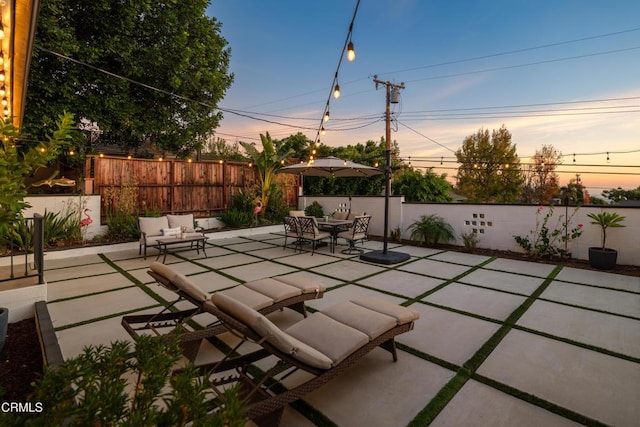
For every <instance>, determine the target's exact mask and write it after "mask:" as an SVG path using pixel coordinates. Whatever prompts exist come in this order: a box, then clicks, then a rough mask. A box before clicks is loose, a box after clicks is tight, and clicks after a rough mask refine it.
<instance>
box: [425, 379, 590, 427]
mask: <svg viewBox="0 0 640 427" xmlns="http://www.w3.org/2000/svg"><path fill="white" fill-rule="evenodd" d="M580 425H582V424H578V423H575V422H573V421H571V420H569V419H566V418H563V417H561V416H560V415H556V414H554V413H553V412H549V411H547V410H546V409H542V408H540V407H538V406H535V405H532V404H530V403H527V402H525V401H523V400H520V399H518V398H516V397H513V396H510V395H508V394H506V393H503V392H501V391H498V390H496V389H494V388H491V387H489V386H487V385H484V384H482V383H479V382H477V381H474V380H469V381H467V382H466V384H465V385H464V386H463V387H462V389H461V390H460V391H459V392H458V393H457V394H456V395H455V396H454V397H453V399H451V401H450V402H449V403H448V404H447V406H445V408H444V409H443V410H442V412H440V413H439V414H438V416H437V417H436V419H435V420H433V422H432V423H431V424H429V426H430V427H451V426H455V427H476V426H491V427H512V426H518V427H540V426H554V427H572V426H576V427H577V426H580Z"/></svg>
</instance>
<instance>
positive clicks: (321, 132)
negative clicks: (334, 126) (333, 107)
mask: <svg viewBox="0 0 640 427" xmlns="http://www.w3.org/2000/svg"><path fill="white" fill-rule="evenodd" d="M320 134H322V136H325V135H326V134H327V131H326V130H324V126H322V129H320Z"/></svg>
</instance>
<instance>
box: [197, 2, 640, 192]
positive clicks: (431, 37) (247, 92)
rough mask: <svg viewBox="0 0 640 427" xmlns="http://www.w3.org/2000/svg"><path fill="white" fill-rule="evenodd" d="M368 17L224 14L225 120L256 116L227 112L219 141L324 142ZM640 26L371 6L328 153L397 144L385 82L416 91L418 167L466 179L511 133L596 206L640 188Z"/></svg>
mask: <svg viewBox="0 0 640 427" xmlns="http://www.w3.org/2000/svg"><path fill="white" fill-rule="evenodd" d="M355 5H356V1H355V0H353V1H346V0H340V1H338V0H326V1H322V2H308V1H289V0H286V1H282V0H274V1H268V2H265V1H255V0H254V1H248V0H212V2H211V4H210V6H209V8H208V10H207V13H208V15H209V16H213V17H215V18H216V19H217V20H218V21H219V22H220V23H221V24H222V31H221V32H222V35H223V36H224V37H225V38H226V39H227V41H228V43H229V47H230V49H231V66H230V71H231V72H233V73H234V74H235V81H234V83H233V85H232V87H231V88H230V89H229V90H228V92H227V95H226V97H225V98H224V99H223V101H222V102H221V103H220V107H223V108H225V109H232V110H239V112H240V113H241V114H242V116H241V115H235V114H231V113H229V112H226V113H225V114H224V119H223V121H222V122H221V126H220V127H219V128H218V129H217V136H219V137H221V138H224V139H226V140H227V141H235V140H243V141H254V142H258V141H259V134H260V133H265V132H267V131H268V132H269V133H270V134H271V136H272V137H274V138H284V137H286V136H289V135H291V134H295V133H297V132H302V133H304V134H305V135H307V137H309V138H310V139H311V140H314V139H315V137H316V134H317V130H318V127H319V125H320V120H321V116H322V113H323V110H324V107H325V104H326V102H327V99H328V97H329V94H330V92H331V83H332V81H333V77H334V74H335V72H336V67H337V65H338V61H339V59H340V52H341V51H342V48H343V45H344V43H345V39H346V36H347V32H348V28H349V23H350V22H351V19H352V17H353V14H354V9H355ZM638 17H640V2H638V1H637V0H624V1H623V0H620V1H618V0H613V1H610V2H604V1H595V0H593V1H591V0H590V1H577V0H576V1H551V0H543V1H538V2H532V1H514V0H504V1H493V0H485V1H447V2H444V1H425V0H395V1H390V0H387V1H383V0H362V1H361V3H360V6H359V9H358V12H357V15H356V19H355V22H354V26H353V36H352V41H353V43H354V45H355V51H356V59H355V61H354V62H348V61H346V60H344V61H343V62H342V65H341V67H340V70H339V74H338V82H339V84H340V89H341V93H342V96H341V97H340V98H339V99H337V100H336V99H333V98H331V101H330V107H329V110H330V113H331V114H330V115H331V120H329V122H327V123H326V124H325V125H324V126H325V128H326V130H327V134H326V135H325V136H323V137H321V140H322V143H323V144H327V145H330V146H346V145H349V144H356V143H364V142H366V141H367V140H376V141H379V140H380V138H381V137H382V136H384V133H385V123H384V110H385V90H384V87H380V88H379V89H378V90H376V88H375V85H374V83H373V75H377V76H378V78H379V79H380V80H384V81H390V82H393V83H401V82H404V83H405V86H406V88H405V89H404V90H402V91H401V100H400V103H398V104H395V105H394V106H393V111H394V117H396V119H397V120H395V121H394V125H393V129H392V135H391V138H392V139H394V140H396V141H397V142H398V144H399V147H400V155H401V157H402V158H403V159H405V160H406V161H408V159H409V156H411V162H412V165H414V166H419V167H434V172H436V173H447V174H448V176H449V177H452V176H454V175H455V173H456V169H457V166H458V164H456V163H455V162H454V160H455V155H454V152H455V151H456V150H457V149H458V148H460V146H461V144H462V141H463V140H464V138H465V137H466V136H469V135H472V134H474V133H476V132H477V131H478V130H479V129H480V128H484V129H489V130H492V129H498V128H500V127H501V126H502V125H503V124H504V125H505V126H506V127H507V129H508V130H509V131H510V132H511V133H512V136H513V143H515V144H516V146H517V152H518V155H519V156H520V158H521V161H522V162H523V163H526V162H528V161H529V158H530V156H532V155H533V154H534V153H535V151H536V150H538V149H540V148H541V147H542V146H543V145H544V144H546V145H553V146H554V147H555V148H556V149H557V150H559V151H561V152H562V153H563V154H564V162H563V165H562V166H560V167H559V168H558V172H560V178H561V184H565V183H566V182H567V181H568V179H569V178H575V177H576V174H580V180H581V182H582V183H583V184H584V185H585V186H586V187H587V188H588V189H589V191H590V192H591V194H597V193H599V192H600V190H602V189H608V188H612V187H617V186H621V187H623V188H635V187H638V186H639V185H640V71H639V70H640V20H638ZM247 116H248V117H247ZM258 144H259V143H258ZM607 153H609V154H608V156H607ZM574 154H575V156H574ZM607 157H608V160H607ZM574 159H575V161H574ZM441 163H442V164H441ZM622 166H624V167H622ZM603 172H604V173H606V174H604V173H603Z"/></svg>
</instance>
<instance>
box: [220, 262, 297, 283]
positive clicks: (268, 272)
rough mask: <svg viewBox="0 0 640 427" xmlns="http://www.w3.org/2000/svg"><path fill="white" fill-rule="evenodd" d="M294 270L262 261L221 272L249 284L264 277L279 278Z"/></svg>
mask: <svg viewBox="0 0 640 427" xmlns="http://www.w3.org/2000/svg"><path fill="white" fill-rule="evenodd" d="M295 270H296V269H295V268H293V267H288V266H285V265H281V264H276V263H275V262H270V261H262V262H258V263H256V264H251V266H250V267H247V266H239V267H231V268H225V269H223V270H221V271H222V272H223V273H225V274H228V275H230V276H233V277H235V278H236V279H238V280H241V281H243V282H249V281H251V280H257V279H263V278H265V277H272V276H280V275H283V274H287V273H292V272H294V271H295Z"/></svg>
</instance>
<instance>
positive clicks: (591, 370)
mask: <svg viewBox="0 0 640 427" xmlns="http://www.w3.org/2000/svg"><path fill="white" fill-rule="evenodd" d="M478 373H479V374H481V375H484V376H487V377H489V378H492V379H494V380H497V381H500V382H502V383H504V384H507V385H509V386H511V387H515V388H516V389H518V390H522V391H524V392H527V393H531V394H533V395H534V396H537V397H539V398H541V399H544V400H547V401H549V402H551V403H555V404H556V405H560V406H562V407H565V408H567V409H571V410H573V411H576V412H578V413H580V414H584V415H586V416H587V417H590V418H593V419H595V420H597V421H599V422H602V423H605V424H609V425H616V426H634V425H637V422H638V420H639V419H640V405H638V402H639V401H640V364H638V363H633V362H630V361H628V360H623V359H618V358H615V357H612V356H608V355H606V354H602V353H598V352H595V351H592V350H587V349H584V348H580V347H577V346H574V345H571V344H567V343H563V342H560V341H556V340H552V339H548V338H544V337H541V336H538V335H534V334H530V333H527V332H522V331H517V330H512V331H511V332H509V333H508V334H507V336H506V337H505V338H504V339H503V340H502V342H500V344H498V346H497V348H496V349H495V350H494V351H493V352H492V353H491V354H490V355H489V357H488V358H487V360H486V361H485V362H484V363H483V364H482V365H481V366H480V369H479V370H478Z"/></svg>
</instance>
